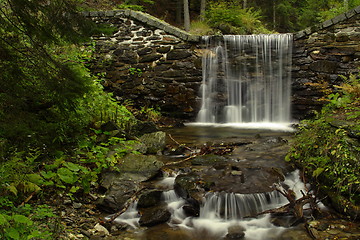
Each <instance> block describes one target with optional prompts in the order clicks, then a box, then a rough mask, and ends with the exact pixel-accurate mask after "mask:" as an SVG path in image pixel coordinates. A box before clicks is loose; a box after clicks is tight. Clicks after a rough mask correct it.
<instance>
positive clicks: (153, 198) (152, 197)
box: [137, 190, 162, 208]
mask: <svg viewBox="0 0 360 240" xmlns="http://www.w3.org/2000/svg"><path fill="white" fill-rule="evenodd" d="M161 196H162V191H159V190H150V191H147V192H145V193H143V194H141V196H140V198H139V201H138V205H137V206H138V207H139V208H147V207H153V206H155V205H156V204H158V203H159V202H160V201H161Z"/></svg>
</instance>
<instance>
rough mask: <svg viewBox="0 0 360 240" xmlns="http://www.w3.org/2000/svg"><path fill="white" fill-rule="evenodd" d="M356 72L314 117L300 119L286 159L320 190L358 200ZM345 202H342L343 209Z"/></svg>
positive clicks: (359, 109) (359, 125) (359, 131)
mask: <svg viewBox="0 0 360 240" xmlns="http://www.w3.org/2000/svg"><path fill="white" fill-rule="evenodd" d="M359 77H360V76H355V75H352V76H350V77H349V78H348V79H345V80H344V81H345V82H344V83H343V84H342V85H341V86H336V87H337V89H338V91H336V92H334V93H331V94H330V95H329V99H328V104H326V105H325V106H324V107H323V109H322V111H321V112H319V113H318V114H317V116H316V117H315V118H314V119H311V120H304V121H302V122H301V124H300V130H299V132H298V133H297V134H296V137H295V139H294V143H293V146H292V149H291V152H290V153H289V155H288V156H287V160H289V161H293V162H295V163H296V164H297V165H298V166H299V167H300V168H302V169H304V171H305V172H306V173H307V175H308V176H310V177H312V178H313V179H314V180H315V181H316V182H317V183H318V184H319V186H320V188H321V189H322V190H326V191H327V192H329V191H330V192H335V193H336V194H338V195H341V196H343V197H345V198H346V199H348V200H349V201H350V202H351V203H352V204H356V205H359V204H360V175H359V172H360V143H359V139H360V101H359V100H360V79H359ZM348 207H349V206H348V205H346V204H344V205H343V210H344V212H346V211H348V210H349V209H348Z"/></svg>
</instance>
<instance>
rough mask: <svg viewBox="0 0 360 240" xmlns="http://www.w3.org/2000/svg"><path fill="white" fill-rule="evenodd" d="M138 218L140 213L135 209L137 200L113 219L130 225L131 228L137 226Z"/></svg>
mask: <svg viewBox="0 0 360 240" xmlns="http://www.w3.org/2000/svg"><path fill="white" fill-rule="evenodd" d="M107 218H111V216H108V217H107ZM139 219H140V215H139V212H138V210H137V202H136V201H135V202H133V203H132V204H131V205H130V207H129V208H128V209H127V210H126V211H125V212H124V213H122V214H121V215H120V216H118V217H117V218H116V219H115V220H114V222H116V223H120V224H124V225H127V226H130V227H131V228H138V227H139Z"/></svg>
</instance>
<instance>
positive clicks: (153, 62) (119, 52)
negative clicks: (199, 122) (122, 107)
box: [85, 10, 202, 119]
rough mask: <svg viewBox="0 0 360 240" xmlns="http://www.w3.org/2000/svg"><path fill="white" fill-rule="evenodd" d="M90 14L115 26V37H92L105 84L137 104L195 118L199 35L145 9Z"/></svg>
mask: <svg viewBox="0 0 360 240" xmlns="http://www.w3.org/2000/svg"><path fill="white" fill-rule="evenodd" d="M85 15H87V16H89V17H91V18H92V19H93V20H94V21H95V22H97V23H106V24H110V25H112V26H113V27H115V29H116V30H115V31H114V33H113V34H112V35H110V36H94V37H93V38H94V40H96V53H97V59H96V61H95V63H94V66H93V70H94V71H95V72H99V73H101V72H103V73H106V75H105V79H106V82H105V83H104V85H105V87H107V88H108V89H109V90H110V91H112V92H114V94H115V96H116V97H117V98H118V99H120V100H125V99H127V100H131V101H132V102H133V104H135V105H136V106H149V107H159V108H160V109H161V111H162V112H163V113H165V114H168V115H170V116H172V117H181V118H190V119H191V118H194V117H195V114H196V112H197V108H198V105H199V104H198V102H199V99H198V97H197V95H198V89H199V86H200V83H201V79H202V70H201V56H200V55H199V54H198V53H199V52H200V51H197V49H199V48H200V47H199V39H200V38H199V37H196V36H192V35H190V34H188V33H186V32H184V31H182V30H180V29H177V28H175V27H173V26H171V25H169V24H167V23H165V22H162V21H161V20H158V19H156V18H154V17H151V16H150V15H147V14H144V13H140V12H134V11H128V10H118V11H108V12H89V13H85ZM164 29H165V30H166V31H165V30H164ZM169 32H171V34H170V33H169Z"/></svg>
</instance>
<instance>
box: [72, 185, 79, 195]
mask: <svg viewBox="0 0 360 240" xmlns="http://www.w3.org/2000/svg"><path fill="white" fill-rule="evenodd" d="M79 188H80V187H79V186H72V187H71V188H70V190H69V191H70V192H71V193H76V192H77V190H79Z"/></svg>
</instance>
